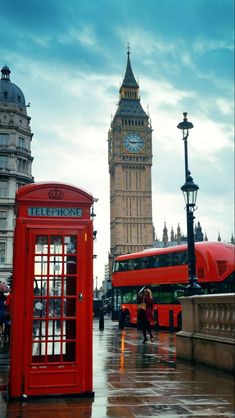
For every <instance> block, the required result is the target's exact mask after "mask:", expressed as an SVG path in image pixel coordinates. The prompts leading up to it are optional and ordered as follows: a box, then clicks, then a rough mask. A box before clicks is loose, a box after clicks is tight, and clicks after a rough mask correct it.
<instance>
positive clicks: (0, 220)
mask: <svg viewBox="0 0 235 418" xmlns="http://www.w3.org/2000/svg"><path fill="white" fill-rule="evenodd" d="M6 227H7V211H6V210H0V230H1V229H3V230H4V229H6Z"/></svg>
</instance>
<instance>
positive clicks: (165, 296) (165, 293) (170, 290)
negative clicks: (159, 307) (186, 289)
mask: <svg viewBox="0 0 235 418" xmlns="http://www.w3.org/2000/svg"><path fill="white" fill-rule="evenodd" d="M159 287H160V289H159V290H160V292H159V303H163V304H165V303H178V300H177V297H176V293H175V289H174V285H171V284H161V285H160V286H159Z"/></svg>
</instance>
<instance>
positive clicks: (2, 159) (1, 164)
mask: <svg viewBox="0 0 235 418" xmlns="http://www.w3.org/2000/svg"><path fill="white" fill-rule="evenodd" d="M1 168H8V157H7V156H6V155H0V169H1Z"/></svg>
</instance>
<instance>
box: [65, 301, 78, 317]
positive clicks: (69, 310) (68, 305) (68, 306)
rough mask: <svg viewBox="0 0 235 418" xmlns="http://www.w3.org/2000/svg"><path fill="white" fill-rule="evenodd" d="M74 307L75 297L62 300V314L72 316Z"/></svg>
mask: <svg viewBox="0 0 235 418" xmlns="http://www.w3.org/2000/svg"><path fill="white" fill-rule="evenodd" d="M75 309H76V299H65V300H64V316H74V315H75Z"/></svg>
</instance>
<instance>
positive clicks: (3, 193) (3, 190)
mask: <svg viewBox="0 0 235 418" xmlns="http://www.w3.org/2000/svg"><path fill="white" fill-rule="evenodd" d="M7 196H8V184H7V181H0V197H7Z"/></svg>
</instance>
